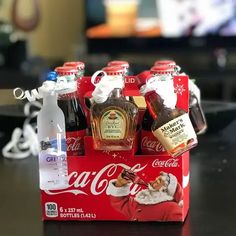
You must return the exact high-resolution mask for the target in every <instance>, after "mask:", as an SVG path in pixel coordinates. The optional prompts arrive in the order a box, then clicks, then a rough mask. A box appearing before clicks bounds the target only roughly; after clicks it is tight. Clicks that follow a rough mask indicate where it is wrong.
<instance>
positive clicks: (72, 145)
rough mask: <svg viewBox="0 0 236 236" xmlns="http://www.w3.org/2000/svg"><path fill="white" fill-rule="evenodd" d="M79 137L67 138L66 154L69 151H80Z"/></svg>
mask: <svg viewBox="0 0 236 236" xmlns="http://www.w3.org/2000/svg"><path fill="white" fill-rule="evenodd" d="M81 141H82V140H81V137H77V138H75V137H68V138H67V139H66V144H67V152H70V151H72V152H73V151H78V150H80V149H81V148H82V147H81Z"/></svg>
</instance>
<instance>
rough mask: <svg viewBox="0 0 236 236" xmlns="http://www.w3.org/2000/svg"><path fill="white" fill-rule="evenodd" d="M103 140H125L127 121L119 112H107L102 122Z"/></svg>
mask: <svg viewBox="0 0 236 236" xmlns="http://www.w3.org/2000/svg"><path fill="white" fill-rule="evenodd" d="M100 122H101V123H100V126H101V136H102V139H109V140H119V139H124V137H125V132H126V119H125V116H124V114H123V113H122V112H121V111H119V110H115V109H112V110H108V111H106V112H105V113H104V114H103V115H102V117H101V121H100Z"/></svg>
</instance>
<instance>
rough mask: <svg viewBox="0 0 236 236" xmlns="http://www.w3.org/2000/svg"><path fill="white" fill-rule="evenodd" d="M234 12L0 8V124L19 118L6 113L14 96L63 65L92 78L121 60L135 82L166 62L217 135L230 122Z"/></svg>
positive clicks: (122, 5) (193, 5) (29, 4)
mask: <svg viewBox="0 0 236 236" xmlns="http://www.w3.org/2000/svg"><path fill="white" fill-rule="evenodd" d="M235 12H236V1H235V0H222V1H219V0H149V1H144V0H120V1H117V0H87V1H85V0H80V1H78V0H70V1H66V0H50V1H48V0H0V105H1V109H0V113H1V115H0V118H1V119H7V120H8V121H9V117H11V116H12V114H13V113H14V114H13V115H14V116H15V115H17V116H18V115H20V111H19V113H18V110H13V109H12V108H11V109H10V110H9V108H6V105H7V106H8V105H9V104H10V105H12V104H15V103H17V101H16V100H15V99H14V98H13V96H12V89H13V88H15V87H21V88H23V89H32V88H35V87H38V86H39V85H41V83H42V80H43V78H44V75H45V73H46V72H47V71H49V70H50V69H53V68H55V66H59V65H62V64H63V62H65V61H75V60H79V61H83V62H84V63H85V65H86V69H85V74H86V75H91V74H92V73H94V72H95V71H96V70H98V69H101V68H102V67H104V66H105V65H106V64H107V62H108V61H110V60H127V61H128V62H129V63H130V73H131V74H133V75H135V74H138V73H140V72H142V71H143V70H146V69H149V68H150V67H151V66H152V65H153V64H154V62H155V61H156V60H158V59H172V60H175V61H176V63H177V64H178V65H180V66H181V68H182V70H183V71H184V72H186V73H187V74H189V75H190V77H191V78H192V79H195V81H196V84H197V85H198V86H199V88H200V89H201V94H202V99H203V101H202V106H203V109H204V111H205V113H206V116H207V118H208V123H209V129H208V131H215V130H217V131H218V129H219V128H221V127H223V126H225V125H227V124H229V123H230V122H231V121H233V120H234V117H235V115H236V112H235V110H236V109H235V100H236V78H235V77H236V69H235V68H236V67H235V65H236V43H235V42H236V40H235V39H236V13H235ZM0 121H1V120H0ZM2 123H3V122H2ZM11 124H13V123H11V122H10V123H9V126H10V125H11ZM16 125H17V124H16V123H14V126H16ZM7 128H9V127H4V128H2V130H4V129H7Z"/></svg>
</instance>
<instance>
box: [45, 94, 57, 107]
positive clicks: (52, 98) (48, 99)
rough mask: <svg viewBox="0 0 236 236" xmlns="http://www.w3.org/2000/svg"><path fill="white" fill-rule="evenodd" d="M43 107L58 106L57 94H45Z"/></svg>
mask: <svg viewBox="0 0 236 236" xmlns="http://www.w3.org/2000/svg"><path fill="white" fill-rule="evenodd" d="M43 106H57V94H56V93H55V92H53V93H44V94H43Z"/></svg>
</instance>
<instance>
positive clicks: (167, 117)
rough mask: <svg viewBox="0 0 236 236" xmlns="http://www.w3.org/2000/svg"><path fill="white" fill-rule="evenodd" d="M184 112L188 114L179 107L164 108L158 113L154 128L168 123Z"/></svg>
mask: <svg viewBox="0 0 236 236" xmlns="http://www.w3.org/2000/svg"><path fill="white" fill-rule="evenodd" d="M184 114H186V112H185V111H184V110H183V109H179V108H175V109H168V110H163V111H162V112H160V113H159V114H158V116H157V119H155V120H154V122H153V124H152V130H156V129H158V128H160V127H161V126H162V125H165V124H166V123H168V122H170V121H172V120H174V119H175V118H178V117H179V116H181V115H184Z"/></svg>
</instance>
